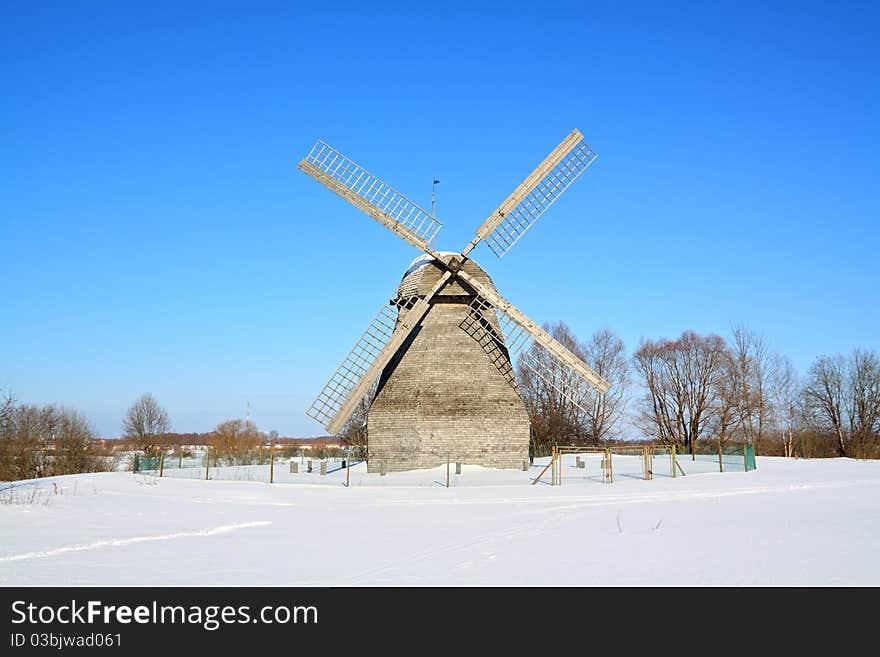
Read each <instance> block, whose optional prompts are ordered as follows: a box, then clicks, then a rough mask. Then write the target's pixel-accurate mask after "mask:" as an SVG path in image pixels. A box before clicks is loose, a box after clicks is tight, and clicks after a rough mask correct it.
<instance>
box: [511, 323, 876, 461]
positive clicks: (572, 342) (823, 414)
mask: <svg viewBox="0 0 880 657" xmlns="http://www.w3.org/2000/svg"><path fill="white" fill-rule="evenodd" d="M544 328H545V330H547V331H548V332H549V333H550V334H551V335H552V336H553V337H554V338H556V339H557V340H559V341H560V342H561V343H562V344H563V345H565V346H566V347H567V348H568V349H569V350H570V351H572V352H573V353H574V354H575V355H577V356H579V357H580V358H582V359H583V360H584V361H585V362H587V363H588V364H589V365H590V366H591V367H592V368H593V369H594V370H596V371H597V372H598V373H599V374H601V375H602V376H603V377H605V378H606V379H607V380H608V381H609V382H610V383H611V388H610V390H609V391H608V393H607V394H606V395H604V396H599V395H595V394H591V393H590V392H589V391H588V390H582V389H580V388H579V387H578V384H577V383H576V381H575V379H574V377H573V376H572V374H571V373H570V372H567V371H566V370H565V368H562V367H559V366H558V365H557V364H556V363H555V362H554V361H553V360H552V359H550V358H549V357H548V356H547V354H546V352H544V351H543V350H542V349H541V348H540V347H538V346H533V347H532V350H531V351H530V352H528V353H527V354H525V356H524V357H523V358H520V360H519V362H518V366H517V382H518V385H519V388H520V391H521V392H522V393H523V397H524V399H525V402H526V407H527V408H528V411H529V414H530V416H531V420H532V442H533V445H534V446H537V447H540V446H542V445H543V446H546V445H549V444H553V443H556V444H562V443H593V444H598V443H601V442H607V441H609V440H614V439H616V438H619V437H621V435H626V436H627V437H630V438H632V437H637V438H643V439H649V440H655V441H659V442H663V443H667V444H675V445H677V446H679V447H680V448H683V449H685V450H689V451H695V450H696V448H697V447H698V445H701V444H702V443H701V442H700V441H703V443H705V442H706V441H711V442H712V444H713V445H717V444H719V443H720V444H723V443H725V441H738V442H746V443H750V444H753V445H755V446H756V448H757V450H758V451H759V452H760V453H765V454H779V455H785V456H805V457H810V456H835V455H836V456H852V457H858V458H870V457H880V356H878V354H877V353H876V352H874V351H868V350H863V349H856V350H855V351H853V352H852V353H851V354H850V355H848V356H821V357H819V358H817V359H816V361H815V362H814V363H813V364H812V366H811V367H810V368H809V370H808V371H807V373H806V376H805V377H804V378H803V379H801V377H800V376H799V375H798V373H797V372H796V370H795V368H794V366H793V365H792V363H791V361H789V359H788V358H786V357H785V356H784V355H782V354H778V353H774V352H773V351H771V349H770V348H769V347H768V345H767V343H766V341H765V339H764V338H763V336H762V335H760V334H759V333H757V332H754V331H751V330H749V329H747V328H746V327H744V326H737V327H735V328H734V329H733V332H732V335H731V339H730V340H729V341H727V340H725V339H724V338H722V337H721V336H718V335H699V334H697V333H695V332H693V331H685V332H683V333H682V334H681V335H680V336H679V337H677V338H675V339H668V338H661V339H657V340H650V339H644V340H642V341H641V343H640V344H639V346H638V348H637V349H636V351H635V353H634V354H633V356H632V358H631V359H629V358H627V356H626V352H625V349H624V345H623V342H622V341H621V340H620V339H619V338H618V337H617V336H615V335H614V334H613V333H612V332H610V331H608V330H602V331H598V332H597V333H595V334H594V335H593V336H591V338H590V339H589V340H587V341H586V342H582V341H580V340H578V339H577V337H576V336H575V335H574V334H573V332H572V331H571V329H570V328H569V327H568V326H566V325H565V324H564V323H561V322H560V323H557V324H554V325H552V326H546V325H545V327H544ZM563 392H565V393H567V394H563ZM572 396H573V397H574V398H575V399H578V398H580V402H579V403H577V404H574V403H572V402H571V400H570V398H571V397H572ZM633 401H634V402H635V403H634V404H632V403H631V402H633ZM631 406H632V408H630V407H631ZM628 429H635V433H633V431H632V430H629V431H628Z"/></svg>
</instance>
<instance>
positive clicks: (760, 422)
mask: <svg viewBox="0 0 880 657" xmlns="http://www.w3.org/2000/svg"><path fill="white" fill-rule="evenodd" d="M732 351H733V363H734V367H735V372H734V373H733V374H734V375H735V379H734V380H735V381H736V384H737V387H736V392H737V395H736V396H737V404H736V412H737V413H738V414H739V425H740V427H741V429H742V430H743V432H744V434H745V438H746V440H747V441H748V442H749V443H751V444H753V445H755V444H756V443H758V442H760V441H761V439H762V438H763V437H764V431H765V429H766V427H767V426H768V425H769V424H770V422H771V413H772V405H771V404H770V399H769V395H768V392H767V385H768V383H767V380H768V371H769V367H770V353H769V350H768V349H767V344H766V342H765V340H764V337H763V336H762V335H760V334H759V333H756V332H754V331H750V330H749V329H747V328H746V327H745V326H743V325H741V324H740V325H738V326H735V327H734V329H733V346H732Z"/></svg>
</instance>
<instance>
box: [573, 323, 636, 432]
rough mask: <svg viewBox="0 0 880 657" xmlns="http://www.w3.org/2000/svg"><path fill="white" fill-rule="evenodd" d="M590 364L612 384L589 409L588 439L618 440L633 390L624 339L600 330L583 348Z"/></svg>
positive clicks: (606, 330)
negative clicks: (629, 390) (624, 413)
mask: <svg viewBox="0 0 880 657" xmlns="http://www.w3.org/2000/svg"><path fill="white" fill-rule="evenodd" d="M582 351H583V353H584V356H585V357H586V358H585V360H586V363H587V364H588V365H589V366H590V367H591V368H593V370H595V372H596V373H597V374H599V376H601V377H603V378H604V379H605V380H606V381H608V382H609V383H610V384H611V387H610V388H608V391H607V392H606V393H605V394H604V395H593V396H592V397H591V402H590V403H588V405H587V406H586V408H585V415H586V422H587V437H588V439H589V440H591V441H592V442H594V443H599V442H602V441H603V440H607V439H609V438H615V437H617V436H618V434H619V425H620V418H621V416H622V414H623V412H624V410H625V407H626V402H627V396H626V395H627V392H628V389H629V383H630V380H629V362H628V361H627V358H626V351H625V349H624V345H623V340H621V339H620V338H619V337H617V336H616V335H614V333H612V332H611V331H610V330H608V329H602V330H600V331H596V332H595V333H594V334H593V335H592V337H591V338H590V340H589V342H587V343H586V344H585V345H582Z"/></svg>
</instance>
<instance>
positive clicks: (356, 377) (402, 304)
mask: <svg viewBox="0 0 880 657" xmlns="http://www.w3.org/2000/svg"><path fill="white" fill-rule="evenodd" d="M409 305H411V304H410V303H408V302H407V300H405V299H401V298H399V297H394V298H392V299H390V300H389V301H388V303H386V304H385V305H383V306H382V308H381V309H380V310H379V312H378V313H377V314H376V316H375V317H374V318H373V321H372V322H370V325H369V326H367V329H366V330H365V331H364V333H363V335H361V337H360V339H358V341H357V342H356V343H355V345H354V347H352V349H351V351H350V352H348V355H347V356H346V357H345V359H344V360H343V361H342V363H341V364H340V365H339V367H338V368H336V371H335V372H334V373H333V376H331V377H330V380H329V381H328V382H327V384H326V385H325V386H324V388H323V389H322V390H321V392H319V393H318V396H317V397H316V398H315V401H313V402H312V405H311V406H310V407H309V409H308V410H307V411H306V415H308V416H309V417H310V418H313V419H315V420H317V421H318V422H320V423H321V425H323V426H325V427H326V426H327V425H328V424H329V423H330V420H332V419H333V417H334V416H335V415H336V413H337V412H338V411H339V409H340V407H341V406H342V404H343V403H344V402H345V400H346V399H347V398H348V395H349V394H350V393H351V391H352V390H353V389H354V387H355V386H356V385H357V384H358V382H359V381H360V380H361V379H362V378H363V377H364V375H365V374H366V372H367V370H368V369H369V368H370V365H372V364H373V361H375V360H376V357H377V356H378V355H379V352H380V351H382V348H383V347H384V346H385V345H386V344H388V341H389V340H390V339H391V336H392V335H393V334H394V331H395V329H396V328H397V323H398V321H397V320H398V315H399V310H400V309H404V310H405V309H407V308H408V307H409Z"/></svg>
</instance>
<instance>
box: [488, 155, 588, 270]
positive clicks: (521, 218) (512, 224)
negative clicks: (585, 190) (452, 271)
mask: <svg viewBox="0 0 880 657" xmlns="http://www.w3.org/2000/svg"><path fill="white" fill-rule="evenodd" d="M597 157H599V155H598V153H596V152H595V151H594V150H593V149H592V148H590V147H589V146H588V145H587V144H586V143H585V142H584V141H581V142H580V143H578V145H577V146H575V147H574V148H573V149H572V151H571V152H570V153H568V155H566V156H565V157H564V158H563V160H562V161H561V162H560V163H559V164H557V165H556V166H555V167H554V168H553V169H551V170H550V171H549V172H548V173H547V175H545V176H544V178H543V179H542V180H541V182H540V183H539V184H538V185H537V187H535V189H533V190H532V191H531V192H529V194H528V195H527V196H526V197H525V198H524V199H523V200H522V201H520V202H519V203H518V204H517V206H516V207H515V208H514V209H513V210H511V211H510V212H508V213H507V216H505V217H504V220H503V221H502V222H501V223H500V224H498V226H497V227H496V228H495V230H494V231H492V233H490V234H489V235H488V236H487V237H486V238H485V242H486V244H487V245H488V247H489V248H490V249H491V251H492V253H494V254H495V255H496V256H497V257H498V258H501V257H502V256H504V254H505V253H507V252H508V251H509V250H510V249H511V248H512V247H513V245H514V244H516V242H517V241H518V240H519V238H521V237H522V236H523V235H524V234H525V232H526V231H527V230H528V229H529V228H531V227H532V225H534V223H535V222H536V221H537V220H538V218H539V217H540V216H541V215H542V214H544V212H546V211H547V209H548V208H549V207H550V206H551V205H553V204H554V203H555V202H556V200H557V199H558V198H559V197H560V196H561V195H562V193H563V192H564V191H565V190H566V189H567V188H568V187H569V186H570V185H571V184H572V183H573V182H574V181H575V180H577V179H578V177H579V176H580V175H581V174H582V173H583V172H584V171H586V170H587V167H589V166H590V165H591V164H592V163H593V161H594V160H595V159H596V158H597Z"/></svg>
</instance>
